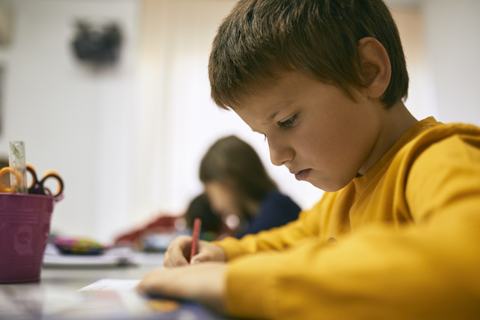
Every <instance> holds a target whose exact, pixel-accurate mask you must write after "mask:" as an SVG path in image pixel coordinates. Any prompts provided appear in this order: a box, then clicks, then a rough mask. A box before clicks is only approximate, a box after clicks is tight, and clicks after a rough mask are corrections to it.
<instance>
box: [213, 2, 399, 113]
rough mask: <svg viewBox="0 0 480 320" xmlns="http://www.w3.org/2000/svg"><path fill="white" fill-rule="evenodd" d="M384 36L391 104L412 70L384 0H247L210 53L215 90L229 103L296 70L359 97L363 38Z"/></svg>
mask: <svg viewBox="0 0 480 320" xmlns="http://www.w3.org/2000/svg"><path fill="white" fill-rule="evenodd" d="M365 37H373V38H375V39H377V40H378V41H379V42H380V43H381V44H382V45H383V46H384V47H385V49H386V51H387V54H388V56H389V58H390V63H391V68H392V77H391V79H390V83H389V86H388V87H387V89H386V91H385V92H384V94H383V96H382V97H381V101H382V102H383V104H384V105H385V106H386V107H387V108H389V107H391V106H392V105H394V104H395V103H396V102H398V101H400V100H402V99H406V97H407V93H408V72H407V68H406V63H405V56H404V53H403V48H402V44H401V41H400V36H399V33H398V29H397V26H396V24H395V21H394V20H393V17H392V15H391V13H390V11H389V9H388V8H387V6H386V5H385V3H384V2H383V1H382V0H240V1H239V2H238V4H237V5H236V6H235V8H234V9H233V11H232V12H231V13H230V14H229V15H228V16H227V18H226V19H225V20H224V21H223V22H222V24H221V25H220V27H219V29H218V33H217V35H216V37H215V39H214V41H213V48H212V52H211V54H210V61H209V77H210V84H211V95H212V98H213V100H214V101H215V103H216V104H217V105H218V106H219V107H221V108H224V109H229V108H232V107H238V106H239V105H240V104H241V101H242V100H243V99H245V98H247V97H249V96H252V95H253V94H254V93H255V92H254V90H255V89H257V88H260V87H262V86H263V87H265V86H268V85H271V84H273V83H275V80H276V79H277V78H278V74H277V73H276V72H277V71H278V70H285V71H290V70H296V71H299V72H302V73H304V74H307V75H309V76H311V77H313V78H315V79H317V80H319V81H322V82H325V83H330V84H335V85H337V86H338V87H339V88H341V89H342V90H343V91H344V92H345V93H346V94H347V95H349V96H350V97H351V98H352V99H353V95H352V91H351V90H352V87H354V88H362V87H364V84H363V81H362V77H361V70H360V66H361V64H360V61H359V55H358V49H357V45H358V41H359V40H360V39H362V38H365Z"/></svg>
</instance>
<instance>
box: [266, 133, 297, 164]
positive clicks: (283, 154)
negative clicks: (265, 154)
mask: <svg viewBox="0 0 480 320" xmlns="http://www.w3.org/2000/svg"><path fill="white" fill-rule="evenodd" d="M268 148H269V149H270V161H271V162H272V163H273V165H275V166H282V165H284V164H285V163H286V162H288V161H290V160H292V159H293V156H294V152H293V149H292V148H290V147H288V145H287V144H286V143H285V141H283V142H282V141H281V140H280V141H273V140H271V139H268Z"/></svg>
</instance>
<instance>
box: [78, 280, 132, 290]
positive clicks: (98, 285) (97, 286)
mask: <svg viewBox="0 0 480 320" xmlns="http://www.w3.org/2000/svg"><path fill="white" fill-rule="evenodd" d="M139 283H140V280H123V279H101V280H98V281H96V282H94V283H92V284H89V285H88V286H86V287H83V288H81V289H79V290H77V291H129V290H133V289H135V287H136V286H137V285H138V284H139Z"/></svg>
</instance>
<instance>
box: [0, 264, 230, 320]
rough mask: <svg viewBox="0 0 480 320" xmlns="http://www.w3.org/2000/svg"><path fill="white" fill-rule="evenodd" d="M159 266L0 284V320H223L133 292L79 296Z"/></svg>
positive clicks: (53, 274) (69, 272)
mask: <svg viewBox="0 0 480 320" xmlns="http://www.w3.org/2000/svg"><path fill="white" fill-rule="evenodd" d="M159 266H161V256H160V257H159V264H156V263H152V260H150V262H149V263H148V264H143V265H136V266H123V267H108V268H107V267H102V268H81V269H76V268H68V269H65V268H43V269H42V274H41V280H40V282H35V283H22V284H0V319H1V320H3V319H5V320H6V319H8V320H16V319H22V320H23V319H28V320H30V319H42V320H44V319H49V320H50V319H51V320H57V319H58V320H59V319H68V320H70V319H82V320H84V319H99V320H100V319H102V320H103V319H109V320H110V319H112V320H113V319H115V320H118V319H182V320H196V319H199V320H200V319H208V320H219V319H225V318H222V317H219V316H217V315H215V314H213V313H212V312H211V311H209V310H207V309H205V308H203V307H202V306H200V305H198V304H194V303H181V304H178V305H177V302H174V301H168V300H156V301H153V300H147V299H145V298H143V297H141V296H140V295H138V294H137V293H136V292H135V291H122V292H113V291H109V292H107V291H98V292H77V290H78V289H81V288H83V287H85V286H87V285H89V284H92V283H93V282H96V281H98V280H100V279H129V280H139V279H141V278H142V277H143V276H144V275H145V273H147V272H148V271H150V270H153V269H156V268H158V267H159ZM176 306H177V307H176ZM172 309H173V310H172ZM167 310H171V311H167Z"/></svg>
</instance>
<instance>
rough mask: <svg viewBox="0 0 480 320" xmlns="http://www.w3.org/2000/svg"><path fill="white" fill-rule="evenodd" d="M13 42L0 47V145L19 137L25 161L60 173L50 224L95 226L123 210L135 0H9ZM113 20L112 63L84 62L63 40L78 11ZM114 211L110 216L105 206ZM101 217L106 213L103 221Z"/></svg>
mask: <svg viewBox="0 0 480 320" xmlns="http://www.w3.org/2000/svg"><path fill="white" fill-rule="evenodd" d="M2 2H3V3H5V2H7V3H9V4H10V5H11V6H12V8H13V9H14V13H15V16H14V26H13V27H14V28H13V29H14V34H13V42H12V43H11V45H9V46H7V47H2V48H0V64H1V65H2V66H3V67H4V68H5V70H6V77H5V79H4V85H5V87H4V88H3V89H4V90H3V94H4V95H3V96H2V102H3V106H2V108H3V110H2V115H1V121H2V126H3V131H2V133H1V135H0V151H1V152H0V153H1V154H6V153H7V150H8V142H9V141H12V140H23V141H25V144H26V158H27V162H29V163H32V164H33V165H34V166H35V167H36V169H37V170H38V172H39V173H40V174H42V173H43V172H44V171H45V170H48V169H54V170H56V171H58V172H59V173H60V175H61V176H62V177H63V179H64V181H65V199H64V200H63V201H61V202H60V203H58V204H57V206H56V208H55V212H54V217H53V225H52V230H54V231H58V232H61V233H65V234H69V235H87V236H99V237H102V236H103V235H104V233H103V231H101V230H99V229H98V228H97V227H96V226H99V225H101V226H107V227H106V228H105V227H102V228H103V230H107V233H108V232H110V234H111V232H112V230H115V229H116V228H117V227H116V226H117V224H118V223H119V222H120V223H121V222H122V221H124V220H125V219H126V215H127V203H128V197H127V194H126V192H127V186H126V183H127V182H126V180H125V179H124V177H123V176H124V175H125V174H126V172H127V171H128V163H127V161H128V157H127V155H128V146H129V128H130V125H129V119H130V114H131V113H132V112H134V110H133V104H132V102H133V100H132V97H133V93H132V81H133V70H134V69H133V68H134V53H135V50H134V48H135V41H136V37H137V29H136V28H137V18H138V2H137V1H135V0H104V1H95V0H68V1H65V0H14V1H2ZM84 17H87V18H93V19H96V20H100V21H102V20H103V19H105V20H113V21H117V22H118V23H119V24H120V26H121V27H122V29H123V31H124V35H125V39H124V48H123V49H124V50H123V52H122V53H123V55H122V57H121V61H120V63H119V64H118V66H117V67H115V68H113V69H111V70H108V71H107V72H93V71H92V70H90V69H88V68H85V67H84V66H82V65H80V64H78V63H77V62H76V61H75V59H74V57H73V55H72V52H71V50H70V42H71V40H72V37H73V33H74V22H75V21H76V19H77V18H84ZM105 212H115V216H109V217H108V216H105V214H104V213H105ZM105 217H108V221H105Z"/></svg>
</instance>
